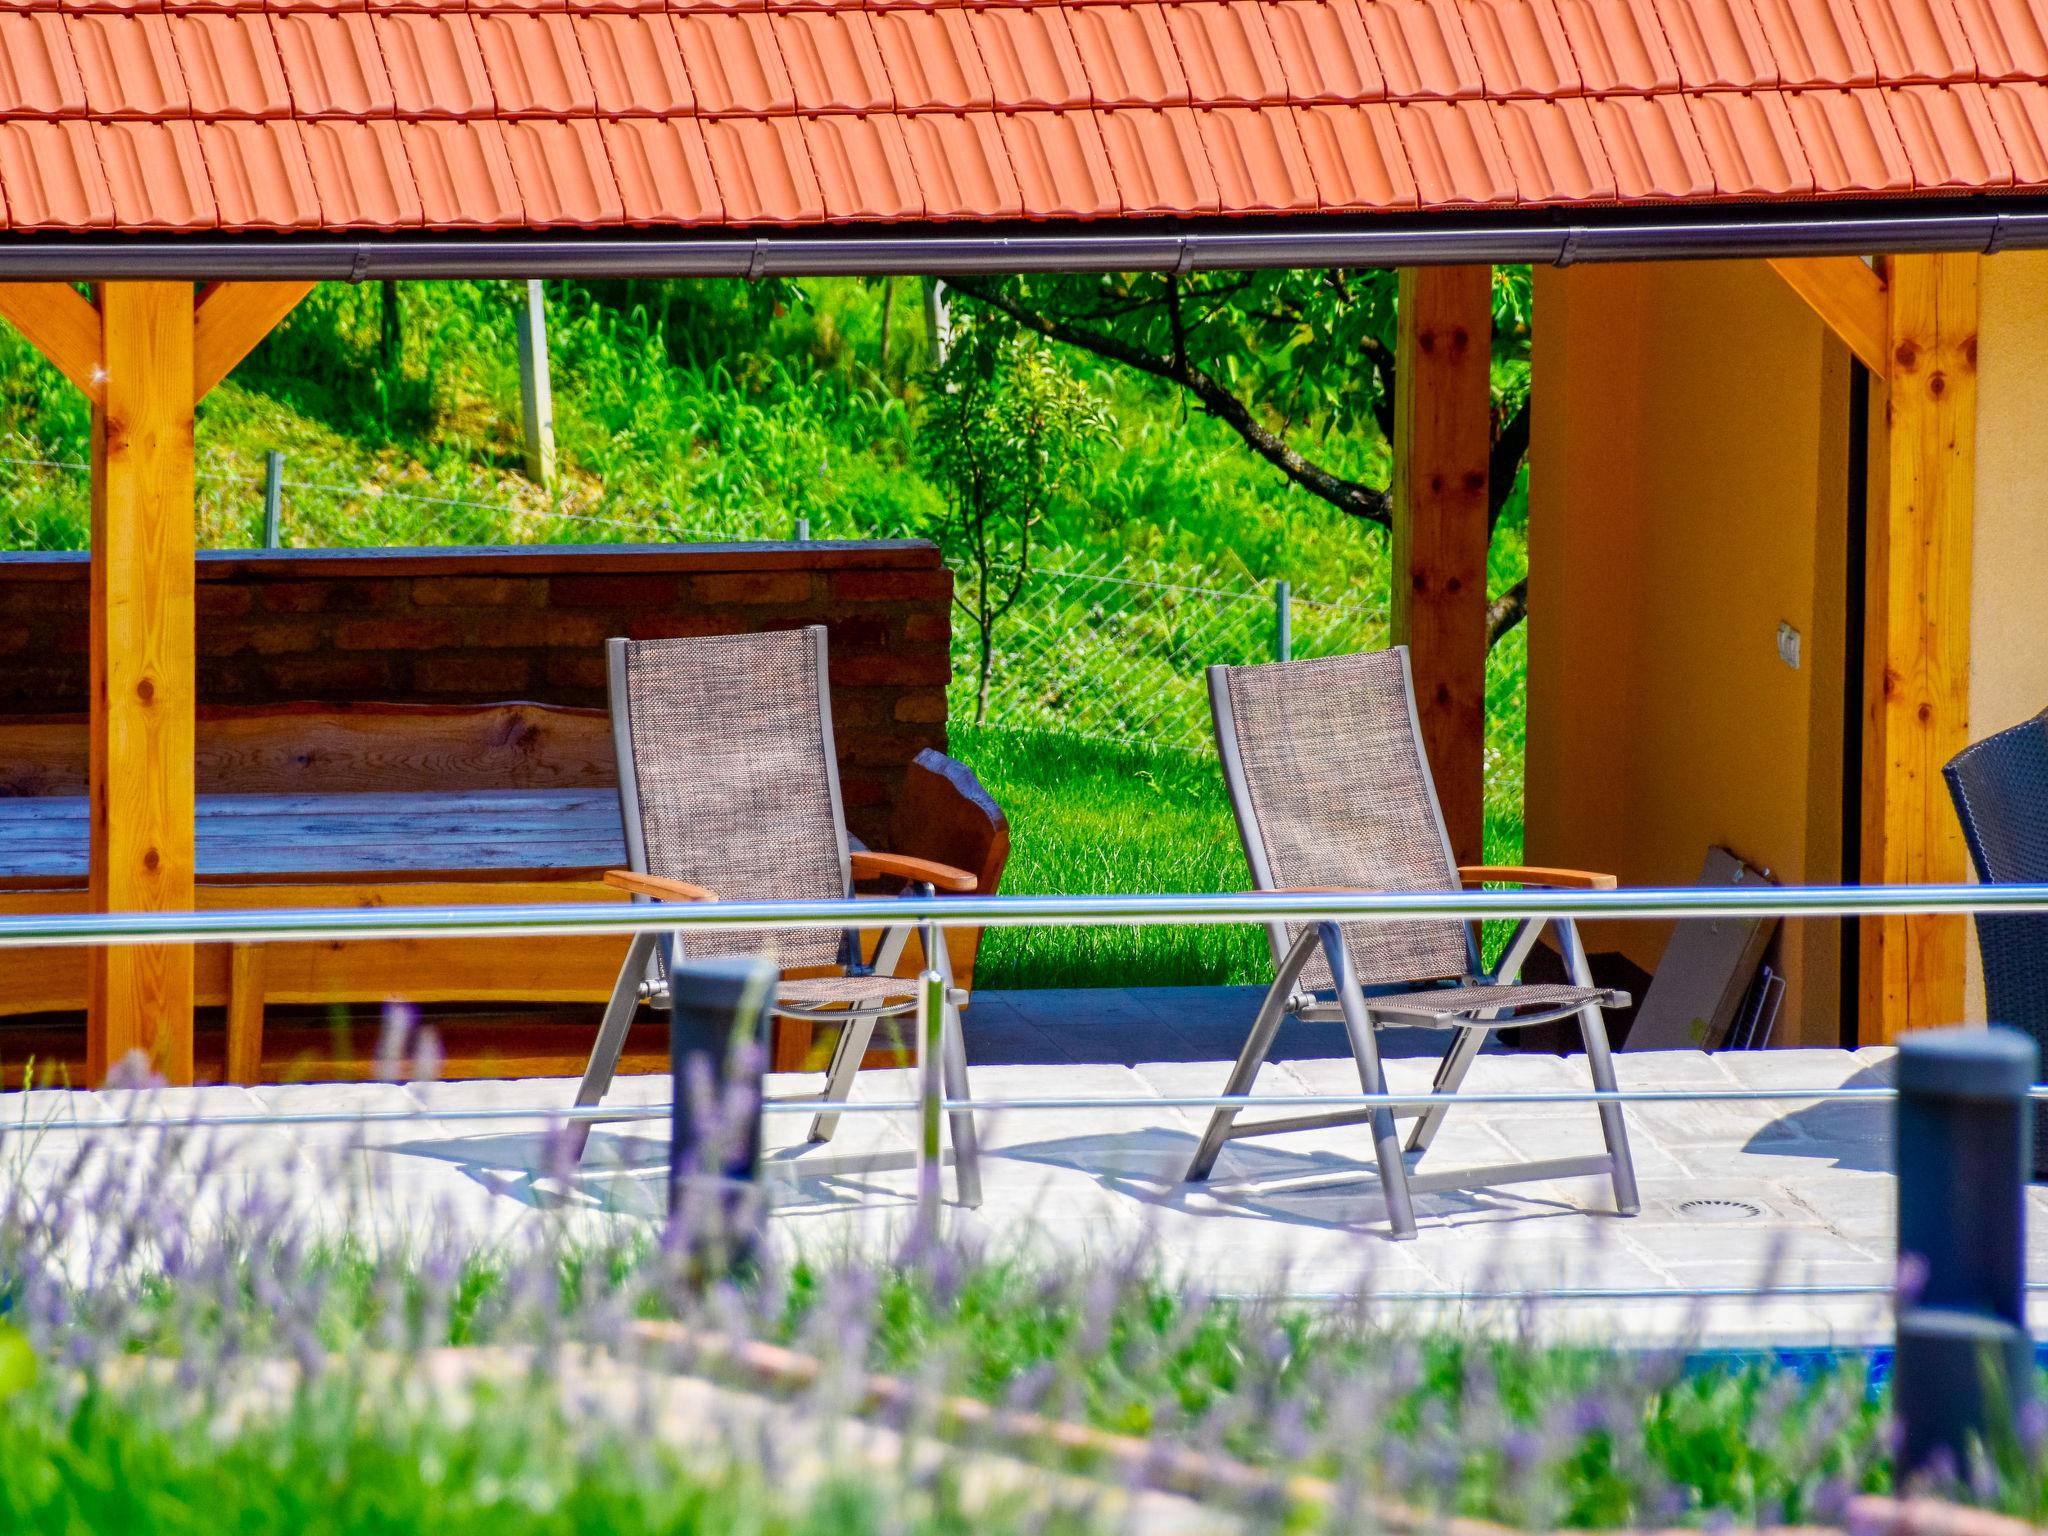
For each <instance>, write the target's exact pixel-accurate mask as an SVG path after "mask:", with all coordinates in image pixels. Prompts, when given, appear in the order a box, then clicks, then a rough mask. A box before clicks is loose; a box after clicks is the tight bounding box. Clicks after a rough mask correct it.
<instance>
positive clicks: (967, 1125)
mask: <svg viewBox="0 0 2048 1536" xmlns="http://www.w3.org/2000/svg"><path fill="white" fill-rule="evenodd" d="M940 1033H941V1036H942V1037H943V1038H942V1040H941V1042H940V1060H939V1070H940V1073H941V1074H942V1077H943V1081H944V1085H945V1089H946V1097H947V1098H949V1099H965V1098H966V1097H967V1036H966V1033H965V1031H964V1030H963V1029H962V1027H961V1023H960V1005H959V1004H958V1003H956V1002H954V1001H953V1000H952V998H951V996H950V995H949V996H948V997H947V999H946V1020H945V1027H944V1028H943V1029H942V1030H941V1031H940ZM950 1118H951V1120H952V1131H953V1185H954V1188H955V1189H956V1190H957V1191H958V1193H959V1196H960V1203H961V1204H962V1205H964V1206H966V1207H967V1208H968V1209H969V1210H973V1209H974V1208H975V1207H977V1206H979V1205H980V1204H981V1138H980V1136H979V1135H978V1134H976V1132H975V1129H974V1111H973V1110H971V1109H956V1110H954V1111H953V1112H952V1114H951V1117H950Z"/></svg>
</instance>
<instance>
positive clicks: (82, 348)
mask: <svg viewBox="0 0 2048 1536" xmlns="http://www.w3.org/2000/svg"><path fill="white" fill-rule="evenodd" d="M0 316H4V317H5V318H6V320H7V321H8V323H9V324H10V325H12V326H13V327H14V328H15V329H16V330H17V331H19V332H21V334H22V335H23V337H25V338H26V339H27V341H28V343H29V345H30V346H32V347H34V348H35V349H36V350H37V351H38V352H40V353H42V354H43V356H44V357H46V358H48V359H49V360H50V363H51V365H52V366H53V367H55V368H56V370H57V371H58V372H59V373H61V374H63V375H64V377H65V378H67V379H69V380H70V381H71V382H72V383H74V384H76V385H77V386H78V387H79V388H80V389H82V390H84V391H85V393H86V396H87V398H95V397H97V396H98V394H99V388H100V386H99V371H100V316H99V311H98V310H96V309H94V308H93V307H92V301H91V300H90V299H88V298H86V297H85V295H84V294H82V293H80V292H79V291H78V290H77V289H76V288H74V287H72V286H71V285H70V284H69V283H0Z"/></svg>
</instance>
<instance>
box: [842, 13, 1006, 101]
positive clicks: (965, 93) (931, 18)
mask: <svg viewBox="0 0 2048 1536" xmlns="http://www.w3.org/2000/svg"><path fill="white" fill-rule="evenodd" d="M871 19H872V21H873V23H874V29H875V45H876V46H877V47H878V48H879V49H880V50H881V54H882V66H883V68H885V69H886V70H887V71H888V72H889V83H890V85H891V86H892V88H893V89H894V91H895V93H896V109H897V110H898V111H899V112H928V111H945V112H969V111H972V110H974V109H975V108H977V107H981V108H989V107H993V106H994V105H995V102H996V98H995V88H994V87H993V86H992V85H991V84H990V83H989V78H988V66H987V65H985V64H983V63H982V62H981V48H980V46H979V45H978V44H977V43H976V42H975V41H974V31H973V29H972V27H970V26H969V24H968V20H967V12H965V11H963V10H957V9H954V8H952V7H946V8H943V9H931V8H927V7H912V6H907V5H905V6H898V7H897V8H895V9H893V10H877V11H875V12H874V14H873V17H872V18H871Z"/></svg>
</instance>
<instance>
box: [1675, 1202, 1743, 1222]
mask: <svg viewBox="0 0 2048 1536" xmlns="http://www.w3.org/2000/svg"><path fill="white" fill-rule="evenodd" d="M1763 1213H1764V1208H1763V1207H1762V1206H1760V1205H1752V1204H1751V1203H1750V1202H1749V1201H1747V1200H1714V1199H1706V1200H1684V1201H1681V1202H1679V1206H1678V1214H1679V1215H1681V1216H1688V1217H1691V1218H1692V1219H1693V1220H1694V1221H1755V1220H1756V1219H1757V1217H1759V1216H1761V1215H1763Z"/></svg>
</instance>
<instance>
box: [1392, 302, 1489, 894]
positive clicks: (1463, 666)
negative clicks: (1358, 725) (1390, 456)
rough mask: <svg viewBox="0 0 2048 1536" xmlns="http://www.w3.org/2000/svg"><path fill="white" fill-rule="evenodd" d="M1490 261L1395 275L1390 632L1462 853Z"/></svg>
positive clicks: (1477, 763) (1482, 693) (1478, 722)
mask: <svg viewBox="0 0 2048 1536" xmlns="http://www.w3.org/2000/svg"><path fill="white" fill-rule="evenodd" d="M1492 338H1493V270H1492V268H1490V267H1410V268H1404V269H1403V270H1402V272H1401V276H1400V290H1399V307H1398V310H1397V343H1396V348H1395V371H1394V380H1395V383H1394V548H1393V562H1394V583H1393V585H1394V604H1393V609H1394V611H1393V621H1394V622H1393V629H1394V642H1395V643H1396V644H1397V645H1406V646H1407V647H1408V648H1409V661H1410V665H1411V666H1412V667H1413V669H1414V673H1415V701H1416V707H1417V711H1418V713H1419V715H1420V717H1421V721H1422V739H1423V745H1424V747H1425V748H1426V750H1427V751H1428V753H1429V764H1430V768H1431V770H1432V772H1433V773H1434V774H1435V777H1436V787H1437V797H1438V799H1439V800H1440V801H1441V802H1442V805H1443V812H1444V821H1445V824H1446V825H1447V826H1448V827H1449V829H1450V834H1451V847H1452V848H1453V850H1454V851H1455V852H1456V853H1457V856H1458V862H1459V863H1461V864H1476V863H1478V862H1479V861H1480V860H1481V858H1482V857H1483V856H1484V851H1483V849H1482V848H1481V835H1482V831H1483V828H1484V815H1483V810H1482V806H1483V803H1484V793H1485V777H1486V549H1487V544H1488V542H1489V529H1488V528H1487V519H1486V499H1487V498H1486V491H1487V484H1486V482H1487V456H1488V451H1489V450H1490V448H1491V447H1492V441H1493V406H1492V395H1491V388H1490V383H1489V380H1490V374H1491V363H1492V348H1493V341H1492Z"/></svg>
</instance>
